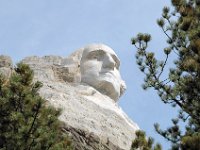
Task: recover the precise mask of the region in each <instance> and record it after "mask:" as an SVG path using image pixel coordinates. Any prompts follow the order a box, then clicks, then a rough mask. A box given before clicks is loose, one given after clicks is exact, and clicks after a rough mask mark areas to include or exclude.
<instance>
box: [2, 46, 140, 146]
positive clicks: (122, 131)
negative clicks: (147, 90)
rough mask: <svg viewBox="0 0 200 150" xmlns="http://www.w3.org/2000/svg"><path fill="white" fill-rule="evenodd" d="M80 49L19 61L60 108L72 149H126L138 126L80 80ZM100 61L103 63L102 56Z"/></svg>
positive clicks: (81, 51)
mask: <svg viewBox="0 0 200 150" xmlns="http://www.w3.org/2000/svg"><path fill="white" fill-rule="evenodd" d="M100 47H101V46H100ZM101 48H102V47H101ZM84 50H85V48H81V49H79V50H77V51H76V52H74V53H73V54H72V55H70V56H69V57H66V58H62V57H59V56H44V57H37V56H32V57H27V58H25V59H24V60H22V62H23V63H26V64H29V65H30V67H31V68H32V69H33V71H34V80H35V81H36V80H39V81H41V82H42V83H43V87H42V88H41V89H40V95H41V96H42V97H44V98H45V99H46V100H47V101H48V104H50V105H53V106H54V107H56V108H61V109H62V114H61V116H60V117H59V119H60V120H61V121H63V122H64V124H63V132H66V133H68V134H70V135H71V137H72V139H73V141H74V143H75V149H77V150H129V149H130V147H131V143H132V140H133V139H134V138H135V131H136V130H138V129H139V127H138V126H137V124H135V123H134V122H132V121H131V120H130V119H129V118H128V117H127V115H126V114H125V113H124V112H123V111H122V109H121V108H120V107H119V106H118V104H117V103H116V100H115V99H112V98H111V97H110V95H109V94H108V95H106V94H105V93H103V92H102V91H101V89H100V90H99V89H98V88H96V87H93V86H91V85H88V84H87V83H85V82H81V71H80V66H81V65H80V62H81V58H82V53H83V51H84ZM105 57H107V56H105ZM101 61H102V64H103V61H105V60H101ZM102 68H103V67H102ZM1 69H2V67H1V68H0V70H1ZM109 77H110V75H109ZM112 77H114V76H112ZM112 77H111V78H112ZM118 78H119V77H118ZM120 79H121V78H120Z"/></svg>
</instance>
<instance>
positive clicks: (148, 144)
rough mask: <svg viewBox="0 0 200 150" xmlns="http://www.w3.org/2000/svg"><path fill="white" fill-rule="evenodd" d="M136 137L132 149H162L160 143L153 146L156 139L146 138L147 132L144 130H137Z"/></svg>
mask: <svg viewBox="0 0 200 150" xmlns="http://www.w3.org/2000/svg"><path fill="white" fill-rule="evenodd" d="M135 134H136V138H135V140H134V141H133V142H132V145H131V150H138V148H139V149H140V150H161V149H162V147H161V145H160V144H156V145H155V146H153V143H154V140H153V139H152V138H148V139H146V134H145V132H143V131H140V130H139V131H136V133H135Z"/></svg>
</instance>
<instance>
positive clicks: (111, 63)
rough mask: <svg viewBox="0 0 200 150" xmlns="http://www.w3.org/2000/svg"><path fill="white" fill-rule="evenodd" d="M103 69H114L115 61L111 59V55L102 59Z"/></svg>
mask: <svg viewBox="0 0 200 150" xmlns="http://www.w3.org/2000/svg"><path fill="white" fill-rule="evenodd" d="M103 67H104V68H110V69H114V67H115V60H114V59H113V57H112V56H111V55H106V56H105V57H104V63H103Z"/></svg>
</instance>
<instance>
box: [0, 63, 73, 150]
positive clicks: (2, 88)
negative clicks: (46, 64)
mask: <svg viewBox="0 0 200 150" xmlns="http://www.w3.org/2000/svg"><path fill="white" fill-rule="evenodd" d="M41 86H42V84H41V83H40V82H36V83H33V71H32V70H30V68H29V66H28V65H25V64H22V63H19V64H18V65H17V67H16V68H15V72H14V73H13V74H12V76H11V77H10V78H9V79H6V78H4V77H3V76H2V75H1V76H0V118H1V119H0V149H2V150H30V149H31V150H47V149H50V150H56V149H57V150H62V149H72V144H71V142H70V140H69V138H68V137H67V136H66V135H64V134H62V132H61V125H62V123H61V122H60V121H59V120H58V116H59V115H60V110H55V109H54V108H52V107H50V106H46V104H45V100H44V99H42V98H41V97H40V96H39V94H38V90H39V88H40V87H41Z"/></svg>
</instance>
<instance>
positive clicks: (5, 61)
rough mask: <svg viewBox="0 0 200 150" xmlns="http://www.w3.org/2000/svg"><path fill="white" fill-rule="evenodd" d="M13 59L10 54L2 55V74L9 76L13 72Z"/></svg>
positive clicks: (0, 59) (0, 67)
mask: <svg viewBox="0 0 200 150" xmlns="http://www.w3.org/2000/svg"><path fill="white" fill-rule="evenodd" d="M12 67H13V65H12V59H11V58H10V57H9V56H5V55H0V74H2V75H3V76H5V77H9V76H10V75H11V72H12Z"/></svg>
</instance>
